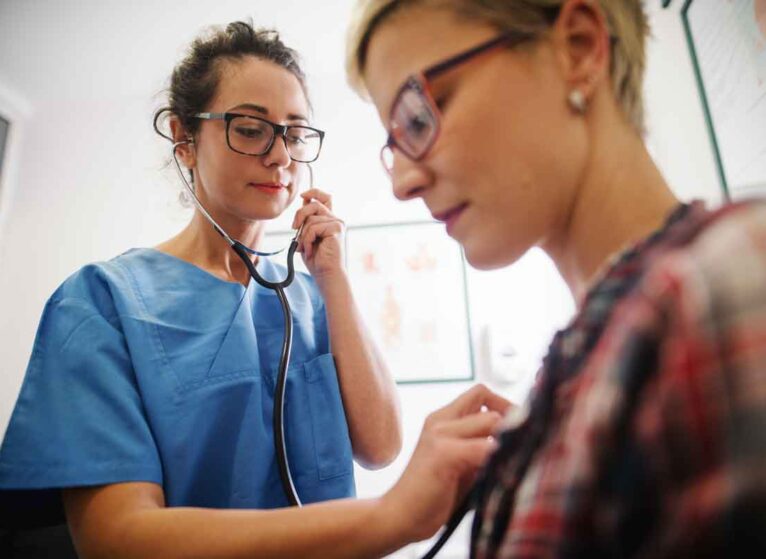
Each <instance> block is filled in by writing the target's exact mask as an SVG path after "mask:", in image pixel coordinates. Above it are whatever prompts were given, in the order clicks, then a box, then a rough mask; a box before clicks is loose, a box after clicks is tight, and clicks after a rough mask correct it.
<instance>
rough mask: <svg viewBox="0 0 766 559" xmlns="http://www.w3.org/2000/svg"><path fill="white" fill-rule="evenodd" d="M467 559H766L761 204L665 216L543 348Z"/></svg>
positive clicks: (765, 271) (504, 441) (765, 298)
mask: <svg viewBox="0 0 766 559" xmlns="http://www.w3.org/2000/svg"><path fill="white" fill-rule="evenodd" d="M529 402H530V403H529V415H528V416H527V418H526V420H525V421H523V422H522V423H521V424H520V425H518V426H516V427H514V428H509V429H507V430H506V431H504V432H503V433H502V435H501V436H500V447H499V449H498V451H497V452H496V453H495V455H494V456H493V457H492V458H491V460H490V461H489V463H488V465H487V467H486V470H485V472H484V478H483V479H484V481H483V485H482V489H481V493H480V496H479V504H478V508H477V511H476V516H475V518H474V526H473V534H472V546H471V556H472V557H476V558H479V559H489V558H510V557H516V558H518V557H529V558H532V557H535V558H537V557H567V558H568V557H589V558H599V557H626V558H628V557H630V558H633V557H660V558H674V559H676V558H685V557H689V558H691V557H694V558H698V557H724V556H725V557H735V556H736V557H740V556H752V557H755V556H757V557H766V204H765V203H763V202H756V201H752V202H746V203H738V204H732V205H728V206H725V207H724V208H722V209H720V210H717V211H715V212H708V211H706V210H705V209H704V207H703V205H702V204H701V203H699V202H695V203H692V204H690V205H684V206H681V207H680V208H678V209H677V210H676V211H675V212H674V213H673V215H672V216H670V218H669V219H668V221H667V223H666V224H665V226H664V227H663V228H662V229H661V230H660V231H658V232H656V233H655V234H654V235H652V236H651V237H650V238H648V239H647V240H645V241H644V242H642V243H640V244H639V245H637V246H636V247H634V248H633V249H631V250H629V251H627V252H625V253H623V254H622V255H621V256H620V257H619V258H618V259H617V260H616V261H615V262H614V263H613V264H612V266H611V267H610V268H609V270H608V271H607V273H606V274H605V275H604V276H603V277H602V278H601V280H600V281H599V282H598V283H597V285H595V287H594V288H593V289H592V290H591V291H590V292H589V294H588V296H587V298H586V300H585V302H584V304H583V306H582V308H581V310H580V311H579V312H578V314H577V316H576V317H575V318H574V320H573V321H572V323H571V324H570V325H569V327H567V328H566V329H565V330H562V331H561V332H559V333H558V334H557V335H556V336H555V338H554V340H553V343H552V344H551V347H550V351H549V354H548V356H547V357H546V359H545V361H544V363H543V367H542V369H541V371H540V373H539V375H538V381H537V384H536V387H535V390H534V391H533V395H532V397H531V398H530V400H529Z"/></svg>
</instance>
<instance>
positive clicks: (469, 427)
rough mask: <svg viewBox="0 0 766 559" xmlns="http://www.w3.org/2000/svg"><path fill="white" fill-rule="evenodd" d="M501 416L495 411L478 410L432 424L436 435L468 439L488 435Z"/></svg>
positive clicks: (493, 431)
mask: <svg viewBox="0 0 766 559" xmlns="http://www.w3.org/2000/svg"><path fill="white" fill-rule="evenodd" d="M502 419H503V416H502V415H501V414H499V413H498V412H496V411H488V412H479V413H474V414H471V415H466V416H464V417H461V418H460V419H451V420H447V421H441V422H439V423H438V424H436V425H434V426H433V431H434V433H435V434H437V435H441V436H448V437H455V438H459V439H468V438H474V437H489V436H491V435H493V434H494V433H495V432H496V431H497V427H498V425H499V424H500V422H501V421H502Z"/></svg>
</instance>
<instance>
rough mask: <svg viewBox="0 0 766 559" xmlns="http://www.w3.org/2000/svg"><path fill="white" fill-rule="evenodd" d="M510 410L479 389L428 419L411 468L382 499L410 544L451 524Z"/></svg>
mask: <svg viewBox="0 0 766 559" xmlns="http://www.w3.org/2000/svg"><path fill="white" fill-rule="evenodd" d="M510 407H511V403H510V402H509V401H508V400H506V399H505V398H502V397H501V396H498V395H497V394H495V393H494V392H492V391H491V390H489V389H488V388H486V387H485V386H483V385H481V384H479V385H476V386H474V387H473V388H471V389H470V390H468V391H467V392H465V393H463V394H462V395H461V396H459V397H458V398H457V399H456V400H454V401H453V402H452V403H451V404H449V405H447V406H445V407H443V408H441V409H440V410H437V411H435V412H434V413H432V414H431V415H429V416H428V418H427V419H426V421H425V423H424V425H423V430H422V432H421V434H420V440H419V441H418V444H417V446H416V447H415V452H414V453H413V455H412V458H411V459H410V462H409V464H408V465H407V469H406V470H405V471H404V473H403V474H402V477H401V478H400V479H399V481H398V482H397V483H396V485H394V487H393V488H391V490H390V491H389V492H388V493H386V494H385V495H384V496H383V497H382V498H381V501H382V503H383V506H384V507H385V508H387V509H388V510H389V511H390V514H389V515H388V518H389V519H392V520H393V521H394V522H397V523H400V524H399V525H398V526H397V530H401V531H402V533H403V534H405V535H406V536H407V540H408V541H420V540H424V539H426V538H430V537H431V536H433V535H434V534H435V533H436V531H437V530H438V529H439V528H440V527H441V526H442V525H444V524H445V522H446V521H447V520H448V519H449V517H450V515H451V514H452V511H453V510H454V509H455V507H457V505H458V504H459V503H460V501H461V500H462V499H463V497H464V496H465V494H466V493H467V491H468V489H469V488H470V486H471V485H472V483H473V481H474V479H475V477H476V473H477V471H478V469H479V468H480V467H481V466H482V465H484V463H485V462H486V460H487V458H488V457H489V455H490V454H491V453H492V452H493V451H494V450H495V448H496V444H497V443H496V442H495V440H494V439H493V438H491V436H492V435H493V434H494V433H495V430H496V428H497V427H498V422H499V421H500V420H501V418H502V417H503V416H504V415H505V414H506V413H507V412H508V410H509V409H510ZM394 519H395V520H394Z"/></svg>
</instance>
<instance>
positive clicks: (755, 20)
mask: <svg viewBox="0 0 766 559" xmlns="http://www.w3.org/2000/svg"><path fill="white" fill-rule="evenodd" d="M681 17H682V19H683V23H684V27H685V30H686V36H687V40H688V43H689V49H690V52H691V56H692V59H693V62H694V69H695V72H696V75H697V82H698V85H699V90H700V96H701V98H702V103H703V107H704V110H705V116H706V118H707V123H708V130H709V132H710V138H711V143H712V145H713V150H714V152H715V157H716V162H717V166H718V172H719V176H720V179H721V185H722V187H723V189H724V193H725V195H726V196H727V197H730V198H743V197H748V196H752V195H764V194H766V0H737V1H736V2H722V1H721V0H686V2H685V4H684V5H683V8H682V9H681Z"/></svg>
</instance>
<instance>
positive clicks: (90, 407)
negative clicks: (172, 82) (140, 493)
mask: <svg viewBox="0 0 766 559" xmlns="http://www.w3.org/2000/svg"><path fill="white" fill-rule="evenodd" d="M259 266H260V264H259ZM266 266H267V267H270V269H269V270H267V272H269V273H271V274H273V275H277V274H279V270H275V269H271V268H274V265H273V264H266ZM287 293H288V300H290V303H291V307H292V309H293V320H294V324H295V326H294V342H293V344H294V345H293V347H294V353H293V356H292V357H291V366H290V369H289V370H288V387H287V394H288V395H287V401H286V404H285V421H286V431H287V445H288V456H289V457H290V461H291V471H292V472H293V478H294V480H295V482H296V487H297V489H298V490H299V494H300V495H301V497H302V499H303V500H304V502H314V501H319V500H325V499H330V498H339V497H347V496H353V494H354V484H353V471H352V456H351V446H350V439H349V436H348V427H347V424H346V422H345V416H344V413H343V405H342V400H341V398H340V392H339V387H338V381H337V378H336V371H335V367H334V361H333V359H332V356H331V355H330V354H329V340H328V336H327V329H326V317H325V315H324V306H323V303H322V302H321V297H319V295H318V291H317V290H316V287H315V285H314V284H313V281H312V280H311V279H310V278H309V277H308V276H306V275H305V274H301V275H300V276H298V275H296V281H295V282H294V283H293V284H292V285H291V286H290V288H288V291H287ZM282 331H283V322H282V318H281V310H280V307H279V303H278V300H277V299H276V295H274V294H273V292H271V291H269V290H266V289H261V288H260V286H258V285H257V284H255V283H254V282H251V283H250V285H249V286H248V287H247V288H246V287H245V286H242V285H239V284H232V283H230V282H224V281H221V280H220V279H218V278H215V277H214V276H211V275H210V274H207V273H206V272H204V271H203V270H201V269H199V268H196V267H194V266H192V265H191V264H188V263H186V262H183V261H180V260H177V259H175V258H173V257H171V256H169V255H165V254H163V253H160V252H158V251H154V250H152V249H138V250H133V251H129V252H128V253H126V254H124V255H122V256H120V257H117V258H116V259H113V260H112V261H110V262H107V263H101V264H96V265H90V266H87V267H85V268H83V269H82V270H80V271H79V272H78V273H76V274H75V275H73V276H72V277H70V278H69V279H68V280H67V281H66V282H65V283H64V284H63V285H62V286H61V287H60V288H59V289H58V290H57V291H56V293H54V295H53V296H52V297H51V299H50V300H49V301H48V303H47V305H46V307H45V310H44V312H43V316H42V319H41V321H40V325H39V328H38V333H37V337H36V339H35V343H34V347H33V351H32V356H31V358H30V362H29V366H28V369H27V374H26V377H25V379H24V383H23V385H22V389H21V393H20V395H19V398H18V401H17V403H16V407H15V409H14V412H13V415H12V417H11V421H10V424H9V427H8V430H7V432H6V435H5V439H4V441H3V444H2V447H1V448H0V494H1V493H2V492H3V490H14V491H18V490H24V491H27V492H28V491H30V490H46V489H48V490H50V489H57V488H64V487H78V486H92V485H101V484H108V483H118V482H129V481H146V482H153V483H157V484H160V485H162V486H163V489H164V492H165V494H166V501H167V503H168V506H208V507H219V508H272V507H277V506H284V505H285V504H286V501H285V499H284V495H283V493H282V490H281V485H280V483H279V478H278V474H277V470H276V464H275V457H274V450H273V437H272V432H271V429H272V422H271V414H272V412H273V387H274V386H273V385H274V380H275V377H276V372H277V371H276V369H277V364H278V355H279V351H280V349H281V340H282V337H281V336H282ZM323 432H324V433H323ZM22 495H23V493H22ZM54 495H55V498H56V499H58V493H55V494H54Z"/></svg>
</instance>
